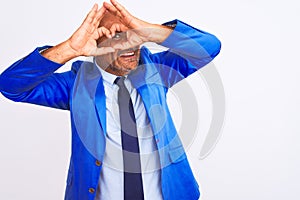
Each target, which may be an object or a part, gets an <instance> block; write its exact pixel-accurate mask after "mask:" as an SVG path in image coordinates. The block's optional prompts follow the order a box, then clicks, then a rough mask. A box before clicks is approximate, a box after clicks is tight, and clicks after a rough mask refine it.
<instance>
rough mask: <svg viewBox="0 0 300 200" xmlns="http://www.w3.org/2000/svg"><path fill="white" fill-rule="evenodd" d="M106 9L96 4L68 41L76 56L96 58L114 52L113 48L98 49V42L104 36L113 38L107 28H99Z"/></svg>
mask: <svg viewBox="0 0 300 200" xmlns="http://www.w3.org/2000/svg"><path fill="white" fill-rule="evenodd" d="M105 12H106V9H105V8H104V7H101V8H100V9H99V10H98V5H97V4H95V5H94V6H93V8H92V10H91V11H90V12H89V13H88V15H87V16H86V18H85V20H84V21H83V23H82V24H81V26H80V27H79V28H78V29H77V30H76V31H75V33H74V34H73V35H72V36H71V37H70V38H69V39H68V40H67V41H66V42H67V44H68V45H69V46H70V48H71V49H72V50H74V52H75V54H76V56H96V55H103V54H106V53H110V52H114V51H115V50H114V48H112V47H101V48H97V40H99V39H100V38H101V37H102V36H106V37H107V38H111V34H110V31H109V30H108V29H107V28H105V27H100V28H99V27H98V26H99V23H100V21H101V19H102V18H103V16H104V14H105Z"/></svg>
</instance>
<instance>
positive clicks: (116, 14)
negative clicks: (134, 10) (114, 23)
mask: <svg viewBox="0 0 300 200" xmlns="http://www.w3.org/2000/svg"><path fill="white" fill-rule="evenodd" d="M103 6H104V7H105V8H106V9H107V11H108V12H110V13H111V14H112V15H114V16H116V17H119V18H121V13H119V12H118V10H117V9H116V8H115V7H114V6H112V5H111V4H109V3H107V2H103Z"/></svg>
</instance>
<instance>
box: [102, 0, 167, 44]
mask: <svg viewBox="0 0 300 200" xmlns="http://www.w3.org/2000/svg"><path fill="white" fill-rule="evenodd" d="M110 2H111V3H112V4H109V3H107V2H104V3H103V6H104V7H105V8H106V9H107V11H108V12H110V13H111V14H112V15H114V16H116V17H117V18H119V20H120V22H121V23H122V24H123V25H124V26H126V27H128V29H130V31H131V32H132V33H131V37H130V38H131V39H132V41H128V43H127V44H125V43H124V44H123V46H124V47H125V46H127V47H128V46H132V45H135V46H137V45H140V44H142V43H144V42H156V43H161V42H163V41H164V40H165V39H166V38H167V37H168V36H169V34H170V33H171V32H172V29H171V28H169V27H167V26H162V25H157V24H151V23H148V22H145V21H143V20H140V19H138V18H136V17H134V16H133V15H131V14H130V13H129V12H128V11H127V10H126V9H125V8H124V7H123V6H122V5H121V4H119V3H118V2H117V1H116V0H110ZM110 31H111V32H112V36H114V32H113V31H112V30H110ZM130 31H129V32H130ZM134 33H135V34H134ZM133 36H135V37H136V36H138V37H139V38H133ZM138 43H139V44H138Z"/></svg>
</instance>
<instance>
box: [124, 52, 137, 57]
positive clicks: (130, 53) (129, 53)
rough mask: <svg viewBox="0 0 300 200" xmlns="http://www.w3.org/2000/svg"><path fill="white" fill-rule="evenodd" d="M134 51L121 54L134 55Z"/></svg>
mask: <svg viewBox="0 0 300 200" xmlns="http://www.w3.org/2000/svg"><path fill="white" fill-rule="evenodd" d="M133 55H134V52H127V53H123V54H121V56H133Z"/></svg>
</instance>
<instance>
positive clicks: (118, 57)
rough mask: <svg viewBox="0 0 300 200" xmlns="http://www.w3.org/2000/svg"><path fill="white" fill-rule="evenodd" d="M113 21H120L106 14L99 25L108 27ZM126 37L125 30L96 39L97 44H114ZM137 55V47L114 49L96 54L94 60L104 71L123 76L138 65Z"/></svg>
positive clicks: (138, 53) (138, 52)
mask: <svg viewBox="0 0 300 200" xmlns="http://www.w3.org/2000/svg"><path fill="white" fill-rule="evenodd" d="M113 23H120V22H119V20H118V19H117V18H116V17H114V16H113V15H110V14H106V15H105V17H104V18H103V19H102V21H101V24H100V26H104V27H105V28H107V29H110V27H111V26H112V24H113ZM127 39H128V38H127V32H117V33H116V34H115V36H114V37H113V38H106V37H102V38H100V40H99V41H98V46H100V47H108V46H114V45H116V44H118V43H123V42H126V41H127ZM139 57H140V50H139V47H133V48H130V49H125V50H116V51H115V52H113V53H109V54H105V55H101V56H97V57H96V61H97V64H98V65H99V66H100V67H101V68H103V69H104V70H105V71H107V72H109V73H111V74H115V75H117V76H123V75H126V74H129V73H130V72H131V71H132V70H134V69H136V67H137V66H138V62H139Z"/></svg>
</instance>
